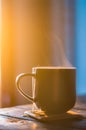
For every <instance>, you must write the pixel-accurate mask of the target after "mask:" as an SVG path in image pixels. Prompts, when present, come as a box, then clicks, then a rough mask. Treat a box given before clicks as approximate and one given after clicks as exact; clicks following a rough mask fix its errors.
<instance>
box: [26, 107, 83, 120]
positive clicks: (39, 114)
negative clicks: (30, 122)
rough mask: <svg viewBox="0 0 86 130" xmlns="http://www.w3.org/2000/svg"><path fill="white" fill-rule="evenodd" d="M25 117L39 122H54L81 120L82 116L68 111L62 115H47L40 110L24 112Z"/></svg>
mask: <svg viewBox="0 0 86 130" xmlns="http://www.w3.org/2000/svg"><path fill="white" fill-rule="evenodd" d="M24 116H25V117H31V118H34V119H37V120H39V121H55V120H63V119H73V118H77V119H82V116H81V115H80V114H78V113H77V112H74V111H72V110H69V111H68V112H66V113H63V114H49V115H47V114H46V113H45V112H44V111H41V110H39V109H38V110H37V109H36V110H29V111H25V112H24Z"/></svg>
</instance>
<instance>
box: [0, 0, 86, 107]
mask: <svg viewBox="0 0 86 130" xmlns="http://www.w3.org/2000/svg"><path fill="white" fill-rule="evenodd" d="M34 66H74V67H76V68H77V79H76V90H77V95H85V94H86V0H0V107H7V106H13V105H19V104H26V103H29V102H28V101H27V100H26V99H24V97H22V96H21V95H20V94H19V92H18V91H17V90H16V86H15V79H16V76H17V75H18V74H20V73H22V72H31V69H32V67H34ZM31 84H32V83H31V78H26V79H25V80H24V81H22V88H23V90H24V91H26V92H27V93H30V94H32V88H31Z"/></svg>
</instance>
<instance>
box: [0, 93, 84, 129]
mask: <svg viewBox="0 0 86 130" xmlns="http://www.w3.org/2000/svg"><path fill="white" fill-rule="evenodd" d="M31 107H32V105H20V106H14V107H10V108H1V109H0V130H18V129H20V130H26V129H28V130H86V96H85V97H84V96H83V97H79V98H77V102H76V104H75V106H74V108H73V109H72V110H73V111H76V112H78V113H79V114H81V115H82V116H83V118H79V119H78V118H73V119H65V120H56V121H51V122H40V121H38V120H36V119H33V118H31V117H28V118H27V117H23V113H24V111H26V110H28V109H31Z"/></svg>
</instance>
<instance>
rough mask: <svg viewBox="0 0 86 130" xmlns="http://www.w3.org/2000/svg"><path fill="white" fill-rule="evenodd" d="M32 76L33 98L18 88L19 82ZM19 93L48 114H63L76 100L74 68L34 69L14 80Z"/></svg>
mask: <svg viewBox="0 0 86 130" xmlns="http://www.w3.org/2000/svg"><path fill="white" fill-rule="evenodd" d="M25 76H32V88H33V96H32V97H31V96H29V94H28V95H27V94H26V93H25V92H24V91H23V90H22V89H21V87H20V80H21V79H22V78H23V77H25ZM16 85H17V88H18V90H19V92H20V93H21V94H22V95H23V96H24V97H26V98H27V99H28V100H31V101H32V102H33V103H35V104H36V106H37V108H38V109H41V110H42V111H44V112H46V113H48V114H58V113H64V112H67V111H68V110H70V109H71V108H72V107H73V106H74V104H75V99H76V68H74V67H34V68H32V73H22V74H20V75H18V76H17V78H16Z"/></svg>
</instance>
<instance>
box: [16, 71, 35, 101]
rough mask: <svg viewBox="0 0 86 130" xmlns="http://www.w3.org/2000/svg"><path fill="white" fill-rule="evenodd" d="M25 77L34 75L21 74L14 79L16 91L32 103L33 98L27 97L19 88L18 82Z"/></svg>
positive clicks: (33, 75)
mask: <svg viewBox="0 0 86 130" xmlns="http://www.w3.org/2000/svg"><path fill="white" fill-rule="evenodd" d="M25 76H32V77H35V74H34V73H33V74H32V73H21V74H19V75H18V76H17V77H16V87H17V89H18V91H19V92H20V93H21V95H23V96H24V97H25V98H26V99H27V100H28V99H29V100H31V101H32V102H34V97H31V96H29V95H27V94H26V93H25V92H24V91H23V90H22V89H21V87H20V80H21V79H22V78H23V77H25Z"/></svg>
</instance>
